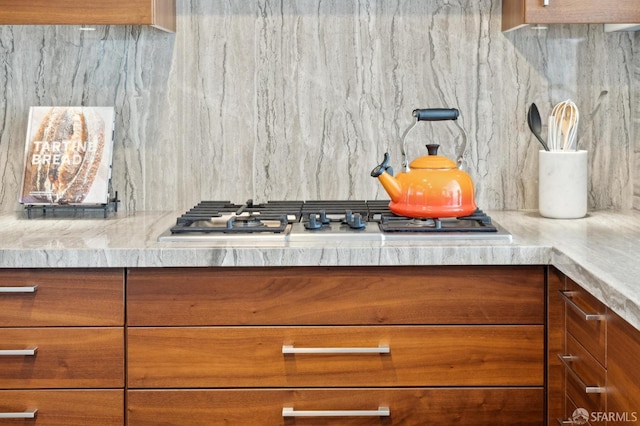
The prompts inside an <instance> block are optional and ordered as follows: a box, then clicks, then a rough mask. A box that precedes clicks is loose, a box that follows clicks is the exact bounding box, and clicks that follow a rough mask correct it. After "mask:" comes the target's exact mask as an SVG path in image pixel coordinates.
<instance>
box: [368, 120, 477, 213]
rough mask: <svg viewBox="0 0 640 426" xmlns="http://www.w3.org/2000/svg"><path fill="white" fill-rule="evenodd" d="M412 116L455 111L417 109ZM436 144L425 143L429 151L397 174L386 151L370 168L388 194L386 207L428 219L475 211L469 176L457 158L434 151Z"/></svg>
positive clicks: (395, 211)
mask: <svg viewBox="0 0 640 426" xmlns="http://www.w3.org/2000/svg"><path fill="white" fill-rule="evenodd" d="M413 116H414V117H415V119H416V122H417V121H443V120H457V118H458V116H459V112H458V110H457V109H417V110H414V111H413ZM413 126H415V123H412V125H411V127H413ZM406 133H407V132H405V135H406ZM403 145H404V141H403ZM439 146H440V145H437V144H428V145H427V150H428V152H429V155H427V156H424V157H419V158H417V159H415V160H413V161H412V162H411V164H409V167H408V168H406V171H404V172H402V173H399V174H398V176H397V177H394V176H393V175H392V174H391V173H390V172H389V159H390V158H389V154H388V153H385V154H384V160H383V161H382V163H381V164H379V165H378V166H376V168H374V169H373V170H372V171H371V176H373V177H376V178H378V180H379V181H380V183H381V184H382V186H383V188H384V189H385V191H387V193H388V194H389V196H390V197H391V202H390V203H389V209H390V210H391V211H392V212H393V213H395V214H397V215H401V216H406V217H411V218H419V219H432V218H449V217H460V216H468V215H470V214H472V213H473V212H475V211H476V209H477V207H476V203H475V199H474V187H473V181H472V180H471V176H469V175H468V174H467V173H466V172H464V171H462V170H460V169H459V168H458V164H460V163H461V161H458V163H456V162H455V161H453V160H450V159H449V158H446V157H443V156H440V155H438V148H439ZM404 152H405V150H404V147H403V154H404ZM405 162H406V161H405Z"/></svg>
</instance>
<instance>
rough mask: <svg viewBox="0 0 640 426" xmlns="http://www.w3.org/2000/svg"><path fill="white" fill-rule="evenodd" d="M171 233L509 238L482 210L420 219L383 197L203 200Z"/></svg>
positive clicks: (210, 237)
mask: <svg viewBox="0 0 640 426" xmlns="http://www.w3.org/2000/svg"><path fill="white" fill-rule="evenodd" d="M167 233H168V234H169V235H164V234H163V235H162V236H161V238H160V240H161V241H198V240H199V241H222V240H225V239H226V240H229V241H230V240H233V241H247V242H249V241H255V239H256V238H259V239H260V240H261V241H267V240H268V241H280V242H284V241H290V242H297V241H299V242H305V241H316V242H318V243H321V242H323V241H331V240H335V241H343V240H344V241H349V240H353V241H364V240H370V241H409V240H412V241H421V240H425V241H426V240H431V239H454V240H455V239H510V234H508V233H507V232H505V231H504V230H503V229H500V228H499V227H498V226H497V225H495V224H493V223H492V221H491V218H490V217H489V216H487V215H486V214H485V213H484V212H483V211H482V210H480V209H478V210H477V211H476V212H474V213H473V214H472V215H469V216H465V217H458V218H435V219H420V218H410V217H402V216H397V215H395V214H394V213H392V212H391V210H390V209H389V201H384V200H373V201H364V200H333V201H269V202H266V203H261V204H254V203H253V201H252V200H248V201H246V202H245V203H244V204H242V205H238V204H233V203H231V202H229V201H202V202H200V203H199V204H197V205H196V206H194V207H193V208H192V209H191V210H189V211H187V212H186V213H184V214H183V215H182V216H180V217H179V218H178V219H177V221H176V224H175V226H173V227H172V228H171V229H170V230H168V231H167Z"/></svg>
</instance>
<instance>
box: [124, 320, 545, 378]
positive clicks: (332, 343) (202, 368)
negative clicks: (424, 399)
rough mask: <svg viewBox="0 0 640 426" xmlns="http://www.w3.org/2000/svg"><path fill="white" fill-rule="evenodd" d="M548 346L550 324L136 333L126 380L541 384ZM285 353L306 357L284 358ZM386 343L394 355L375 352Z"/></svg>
mask: <svg viewBox="0 0 640 426" xmlns="http://www.w3.org/2000/svg"><path fill="white" fill-rule="evenodd" d="M543 341H544V330H543V326H431V327H429V326H413V327H410V326H391V327H381V326H380V327H378V326H376V327H199V328H186V327H185V328H181V327H171V328H169V327H167V328H137V327H136V328H133V327H132V328H129V330H128V343H127V348H128V349H127V350H128V356H127V360H128V366H129V368H128V383H129V387H130V388H143V387H144V388H153V387H158V388H171V387H176V388H189V387H230V388H237V387H267V386H270V387H307V386H347V387H348V386H490V385H493V386H542V385H543V382H544V380H543V376H544V373H543V371H544V343H543ZM284 346H286V347H287V349H286V351H290V350H289V348H288V347H293V349H298V350H300V351H302V352H305V351H307V353H283V352H285V350H283V349H284V348H283V347H284ZM381 346H382V347H387V348H388V353H386V352H383V353H377V352H375V351H374V352H370V351H368V350H371V349H373V350H375V349H377V348H379V347H381ZM318 348H319V349H320V350H319V351H318V350H317V349H318ZM333 348H339V349H344V348H355V349H356V350H355V351H352V353H342V352H337V351H332V350H329V349H333ZM312 349H313V350H312ZM365 350H367V352H364V351H365ZM291 352H295V351H291ZM308 352H312V353H308Z"/></svg>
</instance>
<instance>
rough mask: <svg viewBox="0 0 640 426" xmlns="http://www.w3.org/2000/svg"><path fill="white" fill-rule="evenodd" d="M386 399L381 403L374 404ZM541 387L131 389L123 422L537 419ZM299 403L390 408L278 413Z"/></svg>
mask: <svg viewBox="0 0 640 426" xmlns="http://www.w3.org/2000/svg"><path fill="white" fill-rule="evenodd" d="M380 404H384V406H380ZM542 404H543V395H542V392H540V389H539V388H537V387H536V388H503V387H501V388H394V389H389V388H375V389H374V388H368V389H362V388H355V389H340V388H332V389H309V388H306V389H238V390H233V391H229V390H216V389H207V390H202V389H198V390H165V391H153V390H132V391H129V393H128V407H129V414H128V419H129V424H131V425H136V426H156V425H159V424H165V425H187V424H188V425H189V426H210V425H212V424H230V425H294V424H304V425H328V424H329V425H340V426H349V425H354V426H355V425H359V426H371V425H430V426H451V425H460V426H478V425H538V426H539V425H540V424H541V421H540V417H541V414H540V411H539V410H537V409H535V410H534V409H532V407H540V406H542ZM283 407H285V408H287V407H292V408H293V410H292V411H290V413H291V415H295V414H296V412H297V413H298V414H300V412H301V411H311V410H313V411H324V414H327V415H328V414H331V413H335V410H344V411H346V412H349V411H351V412H353V411H354V410H358V411H372V412H375V411H376V410H385V409H388V413H389V414H388V415H386V413H384V414H385V415H383V416H357V417H348V416H342V417H337V416H334V417H322V418H320V417H318V418H313V417H306V418H305V417H298V418H297V419H296V418H294V417H286V418H285V417H283Z"/></svg>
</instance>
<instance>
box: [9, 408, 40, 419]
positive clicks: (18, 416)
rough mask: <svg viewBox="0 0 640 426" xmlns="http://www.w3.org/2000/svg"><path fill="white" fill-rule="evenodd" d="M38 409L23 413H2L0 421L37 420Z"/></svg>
mask: <svg viewBox="0 0 640 426" xmlns="http://www.w3.org/2000/svg"><path fill="white" fill-rule="evenodd" d="M37 412H38V409H35V410H27V411H23V412H21V413H0V419H35V418H36V413H37Z"/></svg>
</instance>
